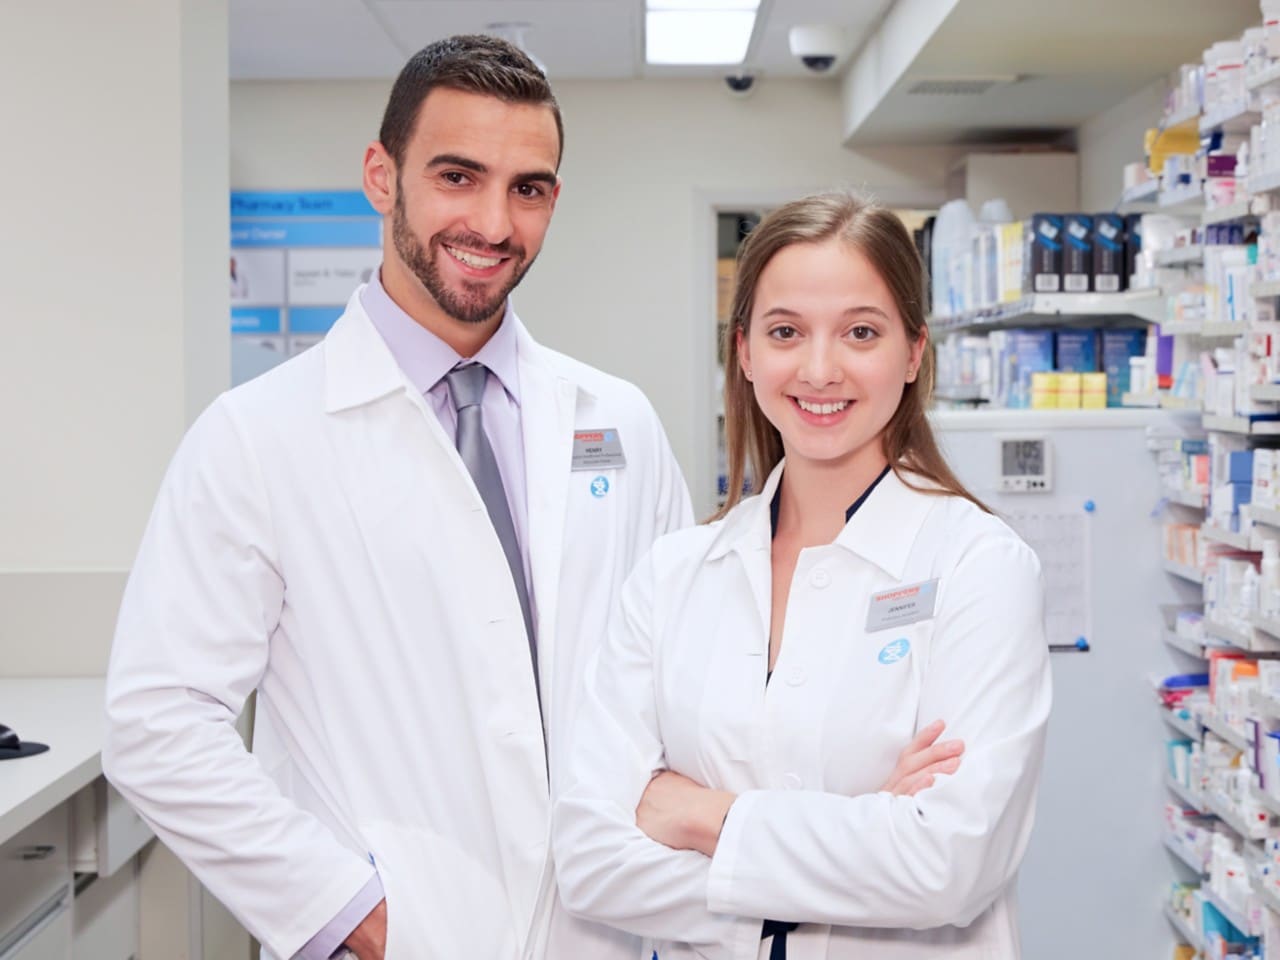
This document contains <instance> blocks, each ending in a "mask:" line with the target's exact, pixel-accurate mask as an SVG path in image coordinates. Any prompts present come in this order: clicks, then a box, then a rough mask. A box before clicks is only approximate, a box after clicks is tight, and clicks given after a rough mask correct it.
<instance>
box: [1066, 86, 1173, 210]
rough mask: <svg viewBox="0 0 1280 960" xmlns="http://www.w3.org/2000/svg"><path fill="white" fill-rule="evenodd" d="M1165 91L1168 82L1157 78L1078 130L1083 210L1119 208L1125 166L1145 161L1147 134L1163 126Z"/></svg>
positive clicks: (1077, 148)
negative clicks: (1162, 112)
mask: <svg viewBox="0 0 1280 960" xmlns="http://www.w3.org/2000/svg"><path fill="white" fill-rule="evenodd" d="M1164 94H1165V82H1164V80H1163V79H1161V80H1157V81H1155V82H1154V83H1151V84H1148V85H1147V86H1145V87H1143V88H1142V89H1141V90H1139V91H1138V92H1137V93H1135V94H1133V96H1131V97H1129V98H1128V99H1126V100H1122V101H1120V102H1119V103H1117V104H1116V105H1115V106H1114V107H1112V108H1111V109H1110V110H1108V111H1106V112H1105V113H1101V114H1099V115H1098V116H1096V117H1093V118H1092V119H1091V120H1089V121H1088V122H1087V123H1085V124H1083V125H1082V126H1081V127H1080V129H1079V130H1078V131H1077V134H1076V150H1077V151H1078V153H1079V155H1080V203H1081V209H1082V210H1111V209H1113V208H1114V207H1115V205H1116V203H1117V202H1118V201H1119V199H1120V191H1121V189H1122V188H1123V187H1124V165H1125V164H1126V163H1133V162H1135V161H1140V160H1142V158H1143V157H1142V138H1143V134H1144V133H1145V132H1146V130H1147V128H1148V127H1155V126H1159V124H1160V113H1161V111H1162V110H1163V108H1164Z"/></svg>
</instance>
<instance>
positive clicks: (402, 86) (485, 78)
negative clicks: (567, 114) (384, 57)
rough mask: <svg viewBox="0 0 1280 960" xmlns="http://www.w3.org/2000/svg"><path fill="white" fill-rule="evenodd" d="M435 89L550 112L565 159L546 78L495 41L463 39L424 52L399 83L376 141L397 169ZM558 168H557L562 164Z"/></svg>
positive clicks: (511, 48) (522, 54)
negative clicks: (419, 117) (420, 112)
mask: <svg viewBox="0 0 1280 960" xmlns="http://www.w3.org/2000/svg"><path fill="white" fill-rule="evenodd" d="M437 87H446V88H448V89H451V90H461V91H463V92H465V93H479V94H482V95H484V96H489V97H497V98H498V99H499V100H502V101H503V102H505V103H520V104H526V103H527V104H533V105H535V106H545V107H549V108H550V109H551V113H552V115H553V116H554V117H555V118H556V133H557V134H558V135H559V138H560V154H561V155H563V153H564V123H563V121H561V119H560V105H559V104H558V103H556V98H555V96H554V95H553V94H552V93H551V84H549V83H548V82H547V77H546V75H545V74H544V73H543V72H542V71H541V70H539V69H538V67H537V64H535V63H534V62H533V61H532V60H531V59H530V58H529V56H528V54H526V53H525V52H524V51H523V50H521V49H520V48H519V47H517V46H515V45H514V44H511V43H508V42H507V41H506V40H500V39H498V38H497V37H486V36H480V35H478V34H464V35H461V36H456V37H448V38H447V39H444V40H437V41H436V42H435V43H433V44H430V45H429V46H426V47H423V48H422V49H421V50H419V51H418V52H417V53H415V54H414V55H413V57H412V58H410V60H409V62H408V63H406V64H405V65H404V69H403V70H401V71H400V76H398V77H396V82H395V85H394V86H392V88H391V97H390V99H389V100H388V101H387V109H386V112H385V113H384V114H383V115H382V128H381V129H380V130H379V131H378V139H379V140H380V141H381V142H382V146H383V147H384V148H385V149H386V151H387V153H389V154H391V158H392V159H393V160H394V161H395V162H396V166H397V167H400V166H403V164H404V154H405V150H406V148H407V147H408V144H409V140H410V138H411V137H412V136H413V129H414V125H415V124H416V123H417V120H418V111H419V109H420V108H421V107H422V103H423V101H424V100H426V99H427V94H429V93H430V92H431V91H432V90H434V89H436V88H437ZM556 162H557V165H559V159H557V161H556Z"/></svg>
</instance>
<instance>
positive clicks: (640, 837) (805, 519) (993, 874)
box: [554, 194, 1050, 960]
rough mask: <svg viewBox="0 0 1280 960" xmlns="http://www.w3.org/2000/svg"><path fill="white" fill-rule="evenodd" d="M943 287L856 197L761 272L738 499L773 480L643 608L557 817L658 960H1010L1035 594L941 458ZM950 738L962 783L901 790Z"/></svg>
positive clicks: (790, 234)
mask: <svg viewBox="0 0 1280 960" xmlns="http://www.w3.org/2000/svg"><path fill="white" fill-rule="evenodd" d="M923 286H924V284H923V276H922V270H921V266H920V261H919V258H918V257H917V255H916V252H915V249H914V247H913V246H912V243H911V240H910V238H909V237H908V235H907V232H906V230H905V229H904V228H903V226H902V223H901V222H900V221H899V220H898V219H897V218H896V217H895V216H894V215H893V214H892V213H890V212H888V211H885V210H882V209H879V208H877V207H875V206H872V205H868V204H866V203H864V202H862V201H860V200H858V199H855V198H852V197H849V196H844V195H836V194H832V195H821V196H815V197H810V198H806V199H804V200H800V201H797V202H794V203H791V204H788V205H786V206H784V207H782V208H780V209H779V210H777V211H775V212H774V213H772V214H770V215H769V216H768V217H766V218H765V219H764V221H763V222H761V224H760V226H759V227H757V228H756V230H754V231H753V232H752V234H751V235H750V236H749V237H748V239H747V241H746V243H745V244H744V245H743V249H742V252H741V255H740V257H739V272H738V285H737V291H736V295H735V299H734V306H733V336H732V337H731V338H730V339H729V342H728V353H729V356H727V357H726V360H727V361H728V362H726V375H727V379H726V385H725V411H726V423H727V429H728V438H729V456H730V470H731V476H730V480H729V489H730V490H731V491H736V490H740V489H742V478H743V475H744V470H745V462H746V459H747V456H748V454H749V455H750V458H751V463H752V467H753V473H752V475H753V476H754V477H756V478H764V477H767V479H766V480H765V481H764V483H763V484H758V489H759V491H760V492H759V494H758V495H757V496H753V497H750V498H748V499H745V500H741V502H736V501H738V500H739V499H740V498H738V497H731V499H730V502H729V504H728V505H727V506H726V508H725V510H724V511H722V513H721V515H720V516H719V518H718V519H717V520H716V521H715V522H713V523H710V524H708V525H706V526H701V527H696V528H693V529H690V530H685V531H681V532H679V533H676V534H672V535H669V536H667V537H665V538H663V539H661V540H659V541H658V543H657V544H656V545H655V546H654V548H653V550H652V552H651V553H650V555H649V556H648V558H647V559H646V560H645V561H642V562H641V564H640V565H639V566H638V568H637V570H636V571H635V572H634V573H633V575H632V576H631V578H630V579H629V581H628V583H627V584H626V585H625V587H624V589H623V594H622V601H621V606H620V610H619V611H618V612H617V613H616V616H615V619H614V623H613V626H612V628H611V631H610V636H609V638H608V642H607V643H606V644H605V646H604V647H603V648H602V650H601V652H600V654H599V656H598V658H597V660H596V662H595V663H594V665H593V668H592V669H591V670H590V671H589V676H588V679H587V696H586V698H585V700H584V706H583V712H582V714H581V715H580V717H579V721H578V727H577V729H576V732H575V737H576V742H575V749H574V755H573V756H572V758H571V759H570V761H569V769H568V772H567V777H566V778H565V782H564V789H562V790H561V792H560V799H559V801H558V803H557V805H556V811H555V824H554V844H555V855H556V863H557V873H558V877H559V882H560V886H561V894H562V896H563V897H564V900H565V903H566V905H567V906H568V908H569V910H570V911H571V912H575V913H578V914H580V915H582V916H584V917H588V918H591V919H594V920H598V921H602V922H605V923H609V924H612V925H613V926H616V927H619V928H622V929H624V930H628V931H631V932H633V933H637V934H640V935H642V936H646V937H649V938H652V939H654V940H655V941H657V954H658V956H659V957H660V958H661V960H668V958H672V957H690V956H700V957H716V958H721V957H723V958H735V960H751V958H756V957H761V958H763V957H774V958H777V957H779V956H787V957H790V958H791V960H816V958H822V957H830V958H850V960H853V958H856V960H897V958H903V960H906V958H910V960H928V958H935V957H936V958H942V957H945V958H949V960H969V958H972V960H979V958H981V960H1009V958H1015V957H1017V956H1018V939H1017V921H1016V917H1015V915H1014V905H1013V884H1014V877H1015V872H1016V870H1017V867H1018V863H1019V861H1020V860H1021V858H1022V855H1023V852H1024V850H1025V849H1026V845H1027V839H1028V836H1029V834H1030V830H1031V822H1032V816H1033V808H1034V801H1035V794H1036V788H1037V784H1038V780H1039V772H1040V763H1041V754H1042V751H1043V746H1044V734H1045V723H1046V720H1047V717H1048V713H1049V700H1050V681H1049V669H1048V655H1047V647H1046V644H1045V639H1044V635H1043V627H1042V607H1043V594H1042V586H1041V581H1040V571H1039V564H1038V562H1037V560H1036V557H1035V555H1034V554H1033V553H1032V551H1031V550H1030V549H1029V548H1028V547H1027V546H1026V545H1025V544H1024V543H1023V542H1022V541H1021V540H1019V539H1018V537H1017V536H1016V535H1015V534H1014V533H1013V532H1012V531H1011V530H1010V529H1009V528H1008V527H1007V526H1005V524H1004V523H1002V522H1001V521H1000V520H998V519H996V518H995V517H994V516H992V515H991V514H990V513H989V512H988V511H987V510H986V508H985V507H983V506H982V504H981V503H979V502H978V501H977V500H975V499H974V498H973V496H972V495H971V494H969V493H968V492H967V491H966V490H965V489H964V487H962V486H961V484H960V482H959V481H958V480H957V479H956V478H955V476H954V475H953V474H952V472H951V470H950V469H949V468H948V467H947V465H946V463H945V461H944V460H943V457H942V455H941V453H940V452H939V450H938V447H937V445H936V443H935V441H934V438H933V435H932V433H931V430H930V426H929V423H928V420H927V419H926V416H925V404H926V402H927V398H928V396H929V390H930V386H931V368H930V366H929V356H928V354H927V352H926V349H925V348H926V341H927V329H926V326H925V318H924V315H923V310H922V299H923ZM932 718H945V719H946V721H947V723H948V724H949V726H950V731H951V733H952V734H955V735H957V736H959V737H961V738H963V742H964V749H965V755H964V762H963V765H962V766H960V767H959V769H958V770H955V772H954V773H946V774H945V775H943V776H939V777H938V778H937V780H936V782H935V783H933V784H932V785H931V786H927V787H926V788H924V789H920V790H918V791H917V792H914V795H913V793H912V791H910V790H908V791H897V792H895V791H893V790H887V789H885V786H886V784H885V781H886V775H888V774H889V773H890V770H891V769H892V768H893V765H894V760H895V757H897V756H898V755H899V752H900V751H902V750H903V748H904V746H909V745H910V743H911V741H912V738H913V737H915V736H917V735H919V736H922V737H924V738H925V739H926V740H927V738H928V736H929V733H930V728H926V729H925V730H921V729H920V725H921V724H922V723H923V722H925V721H926V720H929V719H932ZM934 735H935V736H936V733H935V734H934ZM917 746H919V744H917ZM953 768H954V764H953ZM655 774H656V776H655ZM765 918H768V919H769V922H764V921H765Z"/></svg>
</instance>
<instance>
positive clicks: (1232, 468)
mask: <svg viewBox="0 0 1280 960" xmlns="http://www.w3.org/2000/svg"><path fill="white" fill-rule="evenodd" d="M1224 479H1225V481H1226V482H1227V483H1247V484H1252V483H1253V451H1252V450H1234V451H1232V452H1231V453H1228V454H1227V476H1226V477H1225V478H1224ZM1237 502H1239V501H1237ZM1245 502H1248V501H1245Z"/></svg>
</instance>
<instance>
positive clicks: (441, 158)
mask: <svg viewBox="0 0 1280 960" xmlns="http://www.w3.org/2000/svg"><path fill="white" fill-rule="evenodd" d="M432 167H462V169H464V170H470V171H472V172H473V173H487V172H488V170H489V168H488V167H486V166H485V165H484V164H483V163H481V162H480V161H479V160H472V159H471V158H470V157H464V156H462V155H460V154H457V153H437V154H436V155H435V156H434V157H432V158H431V162H430V163H428V164H427V168H428V169H430V168H432Z"/></svg>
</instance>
